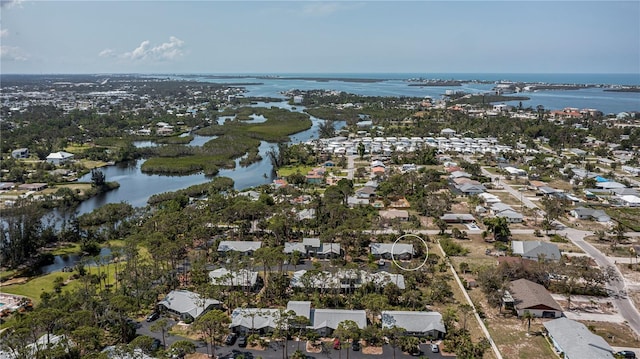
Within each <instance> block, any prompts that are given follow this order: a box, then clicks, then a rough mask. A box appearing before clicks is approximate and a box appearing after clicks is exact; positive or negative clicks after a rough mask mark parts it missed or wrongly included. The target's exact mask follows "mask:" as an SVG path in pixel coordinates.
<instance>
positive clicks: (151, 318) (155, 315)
mask: <svg viewBox="0 0 640 359" xmlns="http://www.w3.org/2000/svg"><path fill="white" fill-rule="evenodd" d="M158 318H160V313H158V312H153V313H151V314H149V316H148V317H147V322H153V321H154V320H156V319H158Z"/></svg>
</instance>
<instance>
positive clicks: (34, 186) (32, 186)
mask: <svg viewBox="0 0 640 359" xmlns="http://www.w3.org/2000/svg"><path fill="white" fill-rule="evenodd" d="M47 186H48V185H47V184H46V183H23V184H21V185H19V186H18V190H20V191H42V190H43V189H45V188H47Z"/></svg>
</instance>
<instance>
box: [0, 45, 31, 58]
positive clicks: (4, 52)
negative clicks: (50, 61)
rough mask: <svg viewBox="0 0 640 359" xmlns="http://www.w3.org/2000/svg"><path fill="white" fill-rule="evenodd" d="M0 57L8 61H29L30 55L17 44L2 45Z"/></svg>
mask: <svg viewBox="0 0 640 359" xmlns="http://www.w3.org/2000/svg"><path fill="white" fill-rule="evenodd" d="M0 59H2V60H6V61H27V59H28V56H27V55H26V54H25V53H24V52H23V51H22V50H21V49H20V48H19V47H15V46H0Z"/></svg>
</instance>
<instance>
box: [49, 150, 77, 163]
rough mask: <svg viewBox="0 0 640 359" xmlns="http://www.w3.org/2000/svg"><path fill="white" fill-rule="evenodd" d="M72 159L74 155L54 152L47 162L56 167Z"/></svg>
mask: <svg viewBox="0 0 640 359" xmlns="http://www.w3.org/2000/svg"><path fill="white" fill-rule="evenodd" d="M72 159H73V153H69V152H64V151H59V152H52V153H50V154H49V155H48V156H47V162H49V163H51V164H54V165H57V164H61V163H65V162H67V161H69V160H72Z"/></svg>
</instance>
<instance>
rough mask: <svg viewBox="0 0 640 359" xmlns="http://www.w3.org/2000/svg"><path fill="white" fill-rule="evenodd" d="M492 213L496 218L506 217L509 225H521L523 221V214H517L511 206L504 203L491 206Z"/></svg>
mask: <svg viewBox="0 0 640 359" xmlns="http://www.w3.org/2000/svg"><path fill="white" fill-rule="evenodd" d="M491 211H492V212H493V215H494V216H496V217H504V218H506V219H507V222H509V223H520V222H522V220H523V218H524V217H523V216H522V214H521V213H518V212H516V211H515V210H514V209H513V208H511V206H509V205H507V204H504V203H502V202H498V203H494V204H492V205H491Z"/></svg>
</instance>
